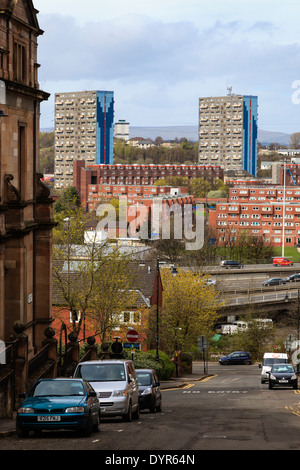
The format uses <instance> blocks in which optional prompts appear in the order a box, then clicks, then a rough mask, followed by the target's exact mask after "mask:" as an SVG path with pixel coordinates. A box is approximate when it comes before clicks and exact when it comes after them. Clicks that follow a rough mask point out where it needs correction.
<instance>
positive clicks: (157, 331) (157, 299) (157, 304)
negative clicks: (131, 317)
mask: <svg viewBox="0 0 300 470" xmlns="http://www.w3.org/2000/svg"><path fill="white" fill-rule="evenodd" d="M158 350H159V258H157V260H156V356H155V360H156V361H157V362H158V361H159V353H158Z"/></svg>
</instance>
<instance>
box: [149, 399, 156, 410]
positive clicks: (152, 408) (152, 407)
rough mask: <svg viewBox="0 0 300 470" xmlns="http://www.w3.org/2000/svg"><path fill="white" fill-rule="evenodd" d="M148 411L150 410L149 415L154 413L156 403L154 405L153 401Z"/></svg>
mask: <svg viewBox="0 0 300 470" xmlns="http://www.w3.org/2000/svg"><path fill="white" fill-rule="evenodd" d="M149 410H150V413H155V411H156V403H155V401H153V402H152V403H151V406H150V408H149Z"/></svg>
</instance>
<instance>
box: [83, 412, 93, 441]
mask: <svg viewBox="0 0 300 470" xmlns="http://www.w3.org/2000/svg"><path fill="white" fill-rule="evenodd" d="M92 432H93V420H92V416H91V415H89V417H88V419H87V423H86V427H85V429H83V431H82V435H83V437H90V435H91V434H92Z"/></svg>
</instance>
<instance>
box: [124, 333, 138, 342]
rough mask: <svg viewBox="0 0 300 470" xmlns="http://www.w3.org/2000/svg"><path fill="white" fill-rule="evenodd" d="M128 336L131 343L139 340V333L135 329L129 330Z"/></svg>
mask: <svg viewBox="0 0 300 470" xmlns="http://www.w3.org/2000/svg"><path fill="white" fill-rule="evenodd" d="M126 338H127V341H129V343H136V341H138V340H139V334H138V332H137V331H135V330H129V331H128V333H127V335H126Z"/></svg>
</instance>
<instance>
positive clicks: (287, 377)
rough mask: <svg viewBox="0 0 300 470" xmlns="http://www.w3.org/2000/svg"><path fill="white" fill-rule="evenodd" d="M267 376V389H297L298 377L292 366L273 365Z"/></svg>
mask: <svg viewBox="0 0 300 470" xmlns="http://www.w3.org/2000/svg"><path fill="white" fill-rule="evenodd" d="M268 375H269V389H270V390H272V388H273V387H274V386H278V387H293V389H295V390H297V389H298V377H297V375H296V372H295V369H294V367H293V366H292V364H273V366H272V368H271V370H270V372H268Z"/></svg>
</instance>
